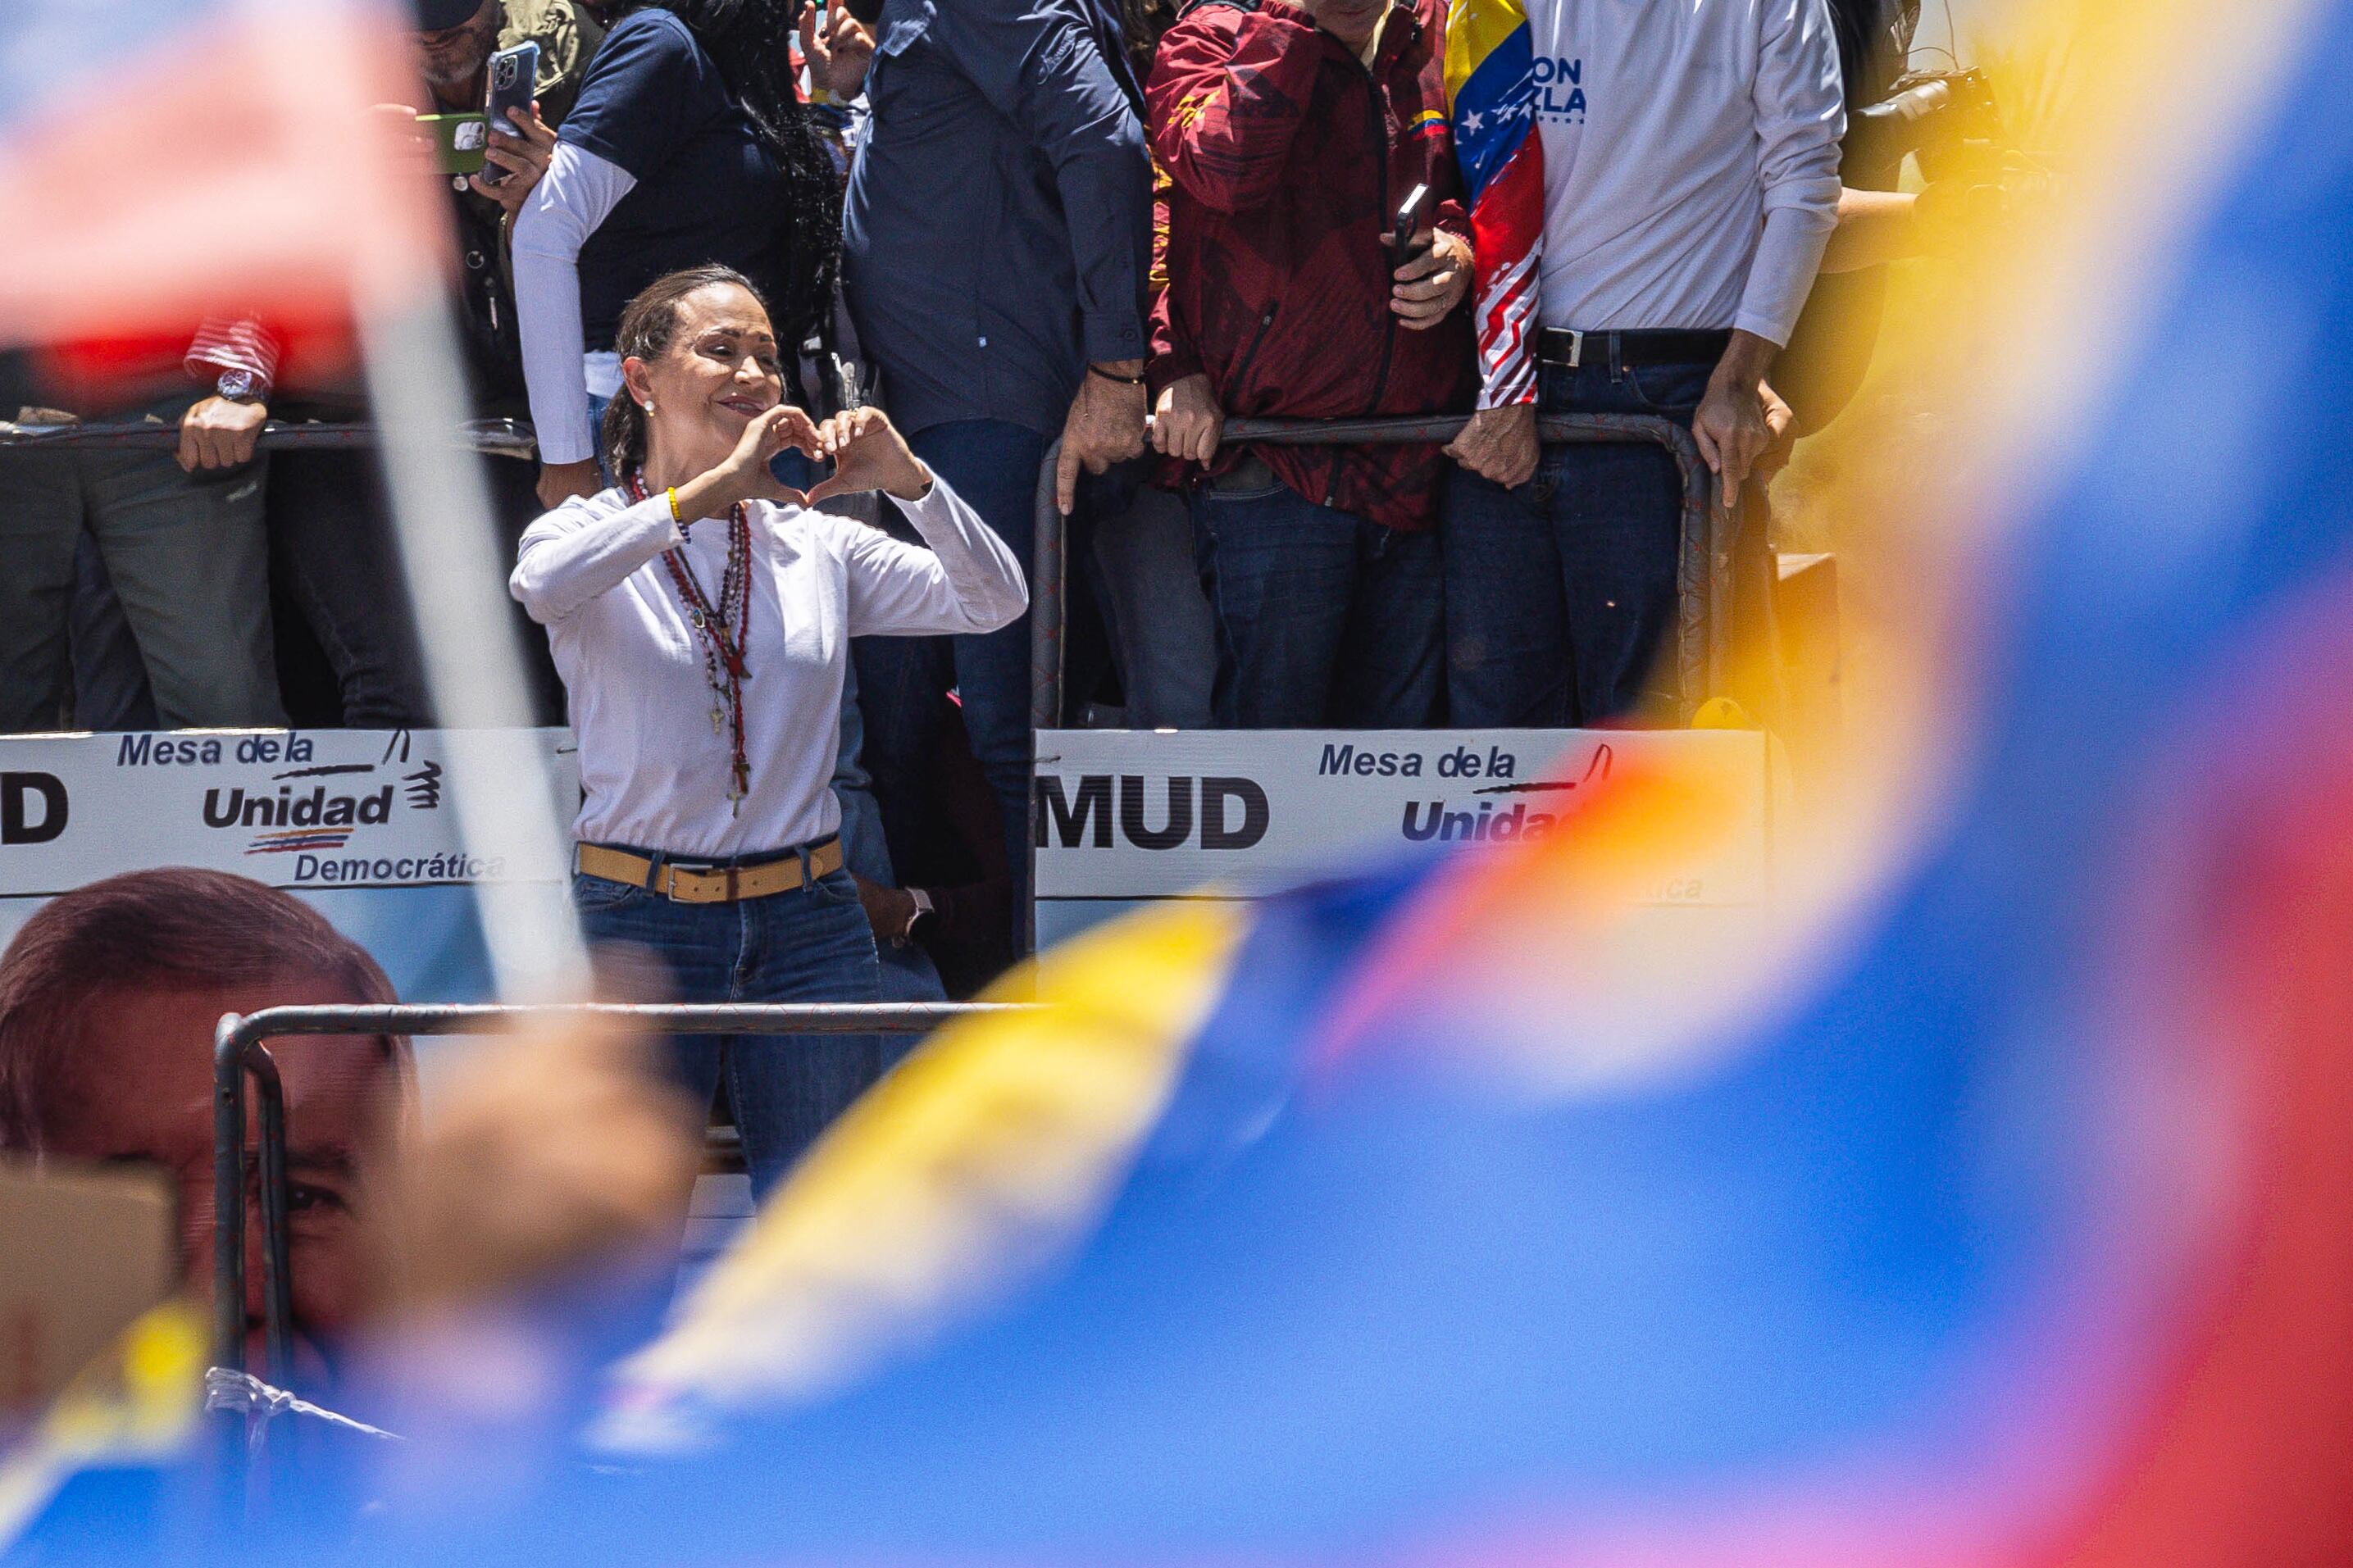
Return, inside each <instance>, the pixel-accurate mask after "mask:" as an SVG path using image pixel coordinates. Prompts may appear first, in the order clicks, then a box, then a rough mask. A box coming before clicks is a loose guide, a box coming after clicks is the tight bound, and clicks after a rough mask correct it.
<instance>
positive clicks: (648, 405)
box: [645, 397, 654, 414]
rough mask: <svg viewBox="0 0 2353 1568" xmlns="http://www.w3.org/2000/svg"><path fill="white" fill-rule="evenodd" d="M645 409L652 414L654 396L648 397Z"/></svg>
mask: <svg viewBox="0 0 2353 1568" xmlns="http://www.w3.org/2000/svg"><path fill="white" fill-rule="evenodd" d="M645 409H646V412H647V413H649V414H651V413H652V412H653V411H654V400H653V399H652V398H650V397H649V398H647V399H646V402H645Z"/></svg>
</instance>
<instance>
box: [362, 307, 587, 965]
mask: <svg viewBox="0 0 2353 1568" xmlns="http://www.w3.org/2000/svg"><path fill="white" fill-rule="evenodd" d="M367 270H368V271H378V270H379V269H375V268H369V269H367ZM353 303H354V305H355V307H356V313H357V317H358V324H359V333H360V345H361V351H362V354H363V357H364V363H365V367H366V375H367V387H368V396H369V399H370V402H371V403H372V404H373V405H374V409H375V420H376V423H377V425H378V426H379V427H380V428H381V430H382V432H383V436H382V439H383V446H382V453H383V459H384V473H385V489H387V490H388V491H389V493H390V495H391V498H392V515H393V524H394V528H393V531H394V536H395V542H396V545H397V546H398V552H399V556H400V562H401V574H402V576H403V578H404V579H405V580H406V583H407V585H408V599H409V603H410V604H411V605H415V606H416V612H415V613H416V616H417V640H418V642H419V644H420V645H421V646H422V647H423V648H424V652H425V672H426V678H427V680H428V681H429V682H430V684H431V689H432V692H433V702H434V706H435V708H436V710H438V713H439V716H440V723H441V725H442V727H443V728H444V729H447V730H453V731H470V733H467V734H463V735H453V736H451V737H450V742H451V743H450V745H449V746H448V766H449V774H450V778H449V783H450V797H451V800H452V803H453V804H454V805H455V806H456V809H457V813H458V829H459V836H460V837H461V839H462V841H463V842H464V843H465V844H466V845H467V847H469V848H470V849H480V848H483V847H489V846H491V845H496V846H499V847H500V848H501V854H502V855H503V856H504V857H505V858H507V859H508V860H509V861H510V866H509V871H510V874H511V875H512V873H514V872H516V871H518V870H522V871H523V872H525V873H528V872H529V871H530V870H531V869H533V868H541V869H543V871H544V873H545V876H544V878H543V879H536V880H523V879H488V878H486V879H483V880H481V881H480V882H477V883H476V884H475V889H474V891H475V897H476V900H477V903H478V907H479V909H480V913H481V920H482V934H483V938H484V940H485V942H487V944H488V946H489V949H490V954H491V970H492V973H493V975H494V976H495V979H496V982H497V985H498V992H499V994H500V995H501V997H502V998H505V999H506V1000H509V1001H517V1002H537V1001H555V1000H571V999H575V998H577V997H579V996H582V995H585V994H586V993H587V988H588V964H587V952H586V947H585V945H584V944H583V942H582V941H581V936H580V926H579V921H578V918H577V917H576V916H575V914H574V912H573V909H572V901H571V899H570V898H569V896H568V894H567V891H566V889H567V886H568V883H567V878H568V875H569V868H570V842H569V838H568V836H567V834H566V832H565V826H564V825H565V822H566V821H567V820H568V819H569V817H570V815H571V808H572V805H573V803H572V802H571V801H569V800H564V801H559V800H558V799H557V798H556V797H557V791H558V785H559V781H558V779H557V778H556V777H555V776H554V773H553V772H552V770H550V769H549V768H548V766H547V765H546V763H547V754H548V753H547V748H546V746H545V744H544V742H543V741H542V740H541V738H540V737H539V736H537V735H536V734H535V733H534V732H533V730H532V723H533V713H532V710H531V701H530V698H529V695H528V693H529V686H528V684H527V682H526V680H525V679H524V675H523V662H522V648H521V647H520V645H519V644H518V643H517V641H516V637H515V626H514V620H513V612H512V605H511V604H510V602H509V600H508V598H507V595H506V581H507V573H508V567H509V565H510V563H508V562H507V561H506V560H505V559H504V558H503V555H502V553H501V551H500V549H499V546H498V540H499V537H500V535H499V532H498V530H497V528H496V526H495V525H494V521H493V519H492V515H491V503H490V490H489V487H488V486H487V485H486V484H485V483H484V480H483V476H482V458H481V455H480V453H479V452H476V451H474V450H473V449H471V448H470V447H467V446H465V445H463V444H461V443H460V442H459V440H458V439H457V438H456V437H455V432H456V431H457V430H458V428H459V426H460V425H462V424H463V423H464V422H465V420H466V419H467V417H468V416H469V414H470V410H469V409H468V408H467V407H466V406H465V405H464V403H463V401H462V390H461V389H462V388H463V387H464V386H465V385H466V374H465V368H464V365H463V363H462V362H461V360H460V358H459V350H458V336H457V327H456V324H455V323H454V322H453V321H451V319H450V310H449V304H448V300H447V299H446V298H445V297H444V296H443V293H442V290H441V289H439V288H438V287H437V286H435V285H434V284H432V283H429V282H428V283H427V284H426V285H425V286H423V287H421V288H420V287H418V286H417V282H416V279H413V278H412V279H398V280H393V279H384V278H383V277H381V275H380V274H379V276H378V278H376V279H368V278H366V277H363V278H361V279H358V280H356V281H355V287H354V300H353ZM517 861H520V863H521V864H520V866H518V865H516V864H515V862H517Z"/></svg>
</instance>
